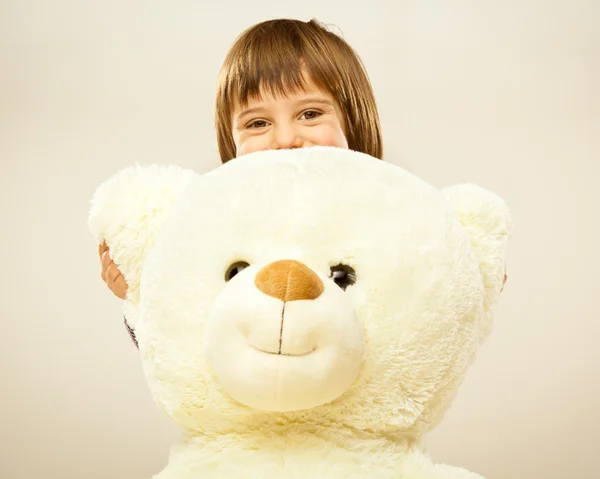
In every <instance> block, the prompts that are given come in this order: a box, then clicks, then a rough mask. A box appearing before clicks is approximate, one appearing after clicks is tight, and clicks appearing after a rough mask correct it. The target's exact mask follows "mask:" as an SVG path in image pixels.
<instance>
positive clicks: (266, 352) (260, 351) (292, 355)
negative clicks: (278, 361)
mask: <svg viewBox="0 0 600 479" xmlns="http://www.w3.org/2000/svg"><path fill="white" fill-rule="evenodd" d="M250 347H251V348H252V349H254V350H255V351H258V352H259V353H264V354H270V355H271V356H290V357H295V358H299V357H302V356H308V355H309V354H310V353H312V352H313V351H315V350H316V349H317V348H316V347H314V348H312V349H311V350H310V351H307V352H305V353H299V354H294V353H284V352H282V351H279V352H277V351H266V350H264V349H260V348H257V347H255V346H252V345H250Z"/></svg>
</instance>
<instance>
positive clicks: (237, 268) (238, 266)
mask: <svg viewBox="0 0 600 479" xmlns="http://www.w3.org/2000/svg"><path fill="white" fill-rule="evenodd" d="M248 266H250V265H249V264H248V263H246V262H245V261H236V262H235V263H233V264H232V265H231V266H229V268H227V271H226V272H225V281H231V280H232V279H233V277H234V276H235V275H236V274H238V273H241V272H242V271H244V270H245V269H246V268H247V267H248Z"/></svg>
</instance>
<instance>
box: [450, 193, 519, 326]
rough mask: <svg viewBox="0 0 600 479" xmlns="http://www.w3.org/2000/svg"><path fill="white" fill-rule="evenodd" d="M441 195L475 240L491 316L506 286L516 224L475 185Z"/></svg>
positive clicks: (502, 205)
mask: <svg viewBox="0 0 600 479" xmlns="http://www.w3.org/2000/svg"><path fill="white" fill-rule="evenodd" d="M441 194H442V196H443V197H444V199H445V200H446V201H447V202H448V203H449V205H450V208H451V209H452V211H453V212H454V214H455V215H456V216H457V218H458V220H459V221H460V223H461V224H462V225H463V227H464V228H465V230H466V231H467V234H468V235H469V237H470V238H471V245H472V247H473V251H474V253H475V255H476V256H477V258H478V259H479V264H480V271H481V276H482V280H483V285H484V287H485V302H484V307H485V312H486V316H487V315H489V314H490V312H491V310H492V308H493V306H494V303H495V302H496V299H497V298H498V295H499V294H500V292H501V291H502V288H503V286H504V279H505V273H506V250H507V243H508V240H509V238H510V235H511V229H512V220H511V215H510V211H509V209H508V206H507V205H506V203H505V202H504V201H503V200H502V198H500V197H499V196H497V195H496V194H494V193H492V192H490V191H488V190H486V189H484V188H481V187H479V186H476V185H472V184H461V185H455V186H450V187H447V188H443V189H442V190H441Z"/></svg>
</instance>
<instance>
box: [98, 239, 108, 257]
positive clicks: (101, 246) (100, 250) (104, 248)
mask: <svg viewBox="0 0 600 479" xmlns="http://www.w3.org/2000/svg"><path fill="white" fill-rule="evenodd" d="M107 250H108V246H107V245H106V241H104V242H103V243H102V244H99V245H98V254H99V255H100V257H101V258H102V255H103V254H104V252H105V251H107Z"/></svg>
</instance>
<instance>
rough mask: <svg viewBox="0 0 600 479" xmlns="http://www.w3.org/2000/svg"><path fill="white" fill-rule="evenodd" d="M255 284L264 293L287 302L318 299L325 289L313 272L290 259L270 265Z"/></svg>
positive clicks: (261, 271) (257, 278) (259, 273)
mask: <svg viewBox="0 0 600 479" xmlns="http://www.w3.org/2000/svg"><path fill="white" fill-rule="evenodd" d="M254 282H255V284H256V287H257V288H258V289H260V290H261V291H262V292H263V293H265V294H268V295H269V296H273V297H274V298H277V299H280V300H281V301H286V302H287V301H298V300H300V299H317V298H318V297H319V296H321V293H322V292H323V290H324V289H325V286H323V281H321V279H320V278H319V277H318V276H317V275H316V274H315V272H314V271H313V270H311V269H310V268H309V267H307V266H305V265H303V264H302V263H300V262H298V261H294V260H290V259H286V260H281V261H275V262H274V263H271V264H268V265H267V266H265V267H264V268H263V269H261V270H260V271H259V272H258V274H257V275H256V279H255V280H254Z"/></svg>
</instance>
